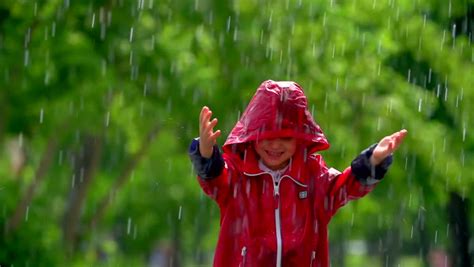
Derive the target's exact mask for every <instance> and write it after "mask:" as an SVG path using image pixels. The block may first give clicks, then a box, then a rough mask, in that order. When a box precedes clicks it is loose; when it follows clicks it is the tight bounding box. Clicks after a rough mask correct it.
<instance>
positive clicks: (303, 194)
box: [298, 191, 308, 199]
mask: <svg viewBox="0 0 474 267" xmlns="http://www.w3.org/2000/svg"><path fill="white" fill-rule="evenodd" d="M298 197H299V198H300V199H305V198H307V197H308V191H301V192H299V194H298Z"/></svg>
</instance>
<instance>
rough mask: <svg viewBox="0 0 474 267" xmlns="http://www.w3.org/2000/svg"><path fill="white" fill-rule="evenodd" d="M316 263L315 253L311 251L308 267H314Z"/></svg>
mask: <svg viewBox="0 0 474 267" xmlns="http://www.w3.org/2000/svg"><path fill="white" fill-rule="evenodd" d="M315 261H316V251H315V250H313V251H311V261H310V262H309V267H314V266H315V265H314V262H315Z"/></svg>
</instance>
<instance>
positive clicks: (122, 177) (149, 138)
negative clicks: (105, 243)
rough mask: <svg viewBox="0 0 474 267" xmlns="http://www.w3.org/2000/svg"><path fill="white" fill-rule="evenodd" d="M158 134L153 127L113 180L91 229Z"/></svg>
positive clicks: (157, 129)
mask: <svg viewBox="0 0 474 267" xmlns="http://www.w3.org/2000/svg"><path fill="white" fill-rule="evenodd" d="M158 132H159V127H158V126H155V127H154V128H153V129H152V130H151V131H150V132H149V133H148V135H147V138H146V139H145V140H144V142H143V143H142V146H141V147H140V149H139V150H138V151H137V152H136V153H135V154H134V155H133V156H132V157H131V158H130V160H129V162H128V163H127V165H126V166H125V168H124V169H123V171H122V173H121V174H120V176H119V177H118V179H117V180H115V183H114V184H113V186H112V188H111V189H110V191H109V192H108V194H107V196H105V197H104V198H102V200H101V201H100V202H99V206H98V208H97V210H96V211H95V213H94V216H93V217H92V220H91V223H90V224H91V227H92V228H95V227H96V226H97V225H98V224H99V223H100V221H101V220H102V218H103V217H104V214H105V211H106V209H107V207H108V206H109V204H110V201H111V200H112V199H113V197H114V196H115V194H116V193H117V191H118V190H120V188H121V187H122V186H123V185H124V184H125V183H126V182H127V181H128V179H129V178H130V174H131V173H132V171H133V170H134V169H135V168H136V166H137V165H138V163H139V162H140V160H141V159H142V158H143V156H144V155H145V154H146V152H147V150H148V148H149V147H150V145H151V143H152V141H153V140H154V139H155V137H156V135H158Z"/></svg>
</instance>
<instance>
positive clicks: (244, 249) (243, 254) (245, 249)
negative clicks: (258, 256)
mask: <svg viewBox="0 0 474 267" xmlns="http://www.w3.org/2000/svg"><path fill="white" fill-rule="evenodd" d="M245 254H247V247H243V248H242V253H241V255H242V256H245Z"/></svg>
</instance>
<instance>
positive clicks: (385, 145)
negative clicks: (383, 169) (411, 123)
mask: <svg viewBox="0 0 474 267" xmlns="http://www.w3.org/2000/svg"><path fill="white" fill-rule="evenodd" d="M407 133H408V131H407V130H405V129H403V130H401V131H398V132H395V133H393V134H391V135H389V136H385V137H384V138H382V140H380V142H379V143H378V144H377V146H376V147H375V149H374V152H373V153H372V157H370V163H372V165H377V164H379V163H380V162H382V161H383V160H384V159H385V158H386V157H388V156H389V155H390V154H392V153H393V152H394V151H395V150H397V148H398V147H399V146H400V144H401V143H402V141H403V139H404V138H405V136H406V135H407Z"/></svg>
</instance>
